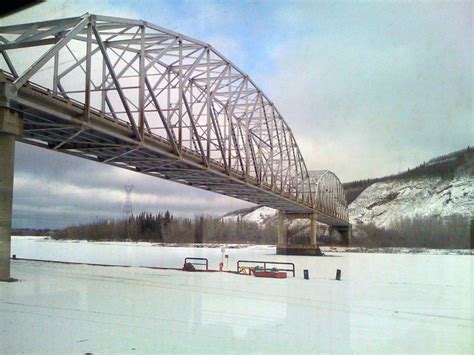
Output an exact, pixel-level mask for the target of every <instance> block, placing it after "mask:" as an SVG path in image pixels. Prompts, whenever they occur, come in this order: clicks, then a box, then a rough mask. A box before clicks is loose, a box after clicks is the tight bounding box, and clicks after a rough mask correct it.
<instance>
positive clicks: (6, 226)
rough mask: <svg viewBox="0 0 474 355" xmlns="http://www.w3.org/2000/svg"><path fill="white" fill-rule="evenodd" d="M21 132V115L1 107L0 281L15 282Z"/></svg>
mask: <svg viewBox="0 0 474 355" xmlns="http://www.w3.org/2000/svg"><path fill="white" fill-rule="evenodd" d="M21 132H22V120H21V117H20V115H19V114H18V113H17V112H16V111H13V110H11V109H10V108H8V107H0V281H13V279H12V278H11V277H10V253H11V225H12V202H13V167H14V161H15V138H16V136H18V135H20V134H21Z"/></svg>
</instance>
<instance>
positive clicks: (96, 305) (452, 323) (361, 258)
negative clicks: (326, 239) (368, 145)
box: [0, 237, 474, 354]
mask: <svg viewBox="0 0 474 355" xmlns="http://www.w3.org/2000/svg"><path fill="white" fill-rule="evenodd" d="M12 254H16V255H17V257H18V258H31V259H44V260H57V261H71V262H82V263H100V264H111V265H129V266H134V267H130V268H123V267H107V268H104V267H98V266H89V265H65V264H55V263H44V262H33V261H24V260H14V261H13V262H12V276H13V277H16V278H18V279H20V282H16V283H11V284H0V315H1V317H0V329H1V332H0V353H2V354H3V353H18V352H27V353H30V352H38V353H49V352H62V353H64V352H76V353H85V352H92V353H110V352H125V353H131V352H136V353H160V352H177V353H183V352H185V353H219V354H222V353H247V352H259V353H261V352H271V353H275V352H280V353H295V352H296V353H298V352H306V353H308V352H310V353H314V352H345V353H347V352H363V353H365V352H376V353H380V352H405V353H414V352H417V353H418V352H430V353H434V352H437V353H439V352H465V353H469V352H472V350H473V349H474V344H473V340H472V334H473V331H474V328H473V325H474V314H473V310H474V308H473V307H472V302H473V288H472V285H473V271H474V270H473V261H474V258H473V256H470V255H428V254H427V255H418V254H363V253H328V254H330V255H328V256H326V257H322V258H321V257H319V258H318V257H304V256H277V255H275V248H274V247H272V246H250V247H246V248H240V249H237V248H229V249H227V250H226V254H228V255H229V258H228V268H229V269H231V270H235V268H236V261H237V260H239V259H250V260H270V261H289V262H293V263H295V265H296V272H297V275H296V277H295V278H292V277H289V278H288V279H285V280H275V279H259V278H254V277H249V276H241V275H234V274H228V273H186V272H181V271H173V270H154V269H144V268H138V267H135V266H159V267H182V265H183V261H184V258H185V257H206V258H208V259H209V264H210V265H209V267H210V268H212V269H217V268H218V264H219V262H220V261H221V258H222V254H221V249H220V248H219V247H217V248H208V247H207V248H190V247H189V248H188V247H163V246H153V245H150V244H148V243H121V242H107V243H100V242H94V243H88V242H74V241H53V240H48V239H44V238H30V237H28V238H25V237H14V238H13V244H12ZM225 266H227V265H226V263H225ZM303 269H308V270H309V274H310V280H304V279H303ZM336 269H341V270H342V281H335V280H334V276H335V272H336Z"/></svg>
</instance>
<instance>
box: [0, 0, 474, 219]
mask: <svg viewBox="0 0 474 355" xmlns="http://www.w3.org/2000/svg"><path fill="white" fill-rule="evenodd" d="M85 12H89V13H98V14H104V15H112V16H121V17H129V18H137V19H143V20H147V21H149V22H152V23H156V24H158V25H161V26H163V27H166V28H169V29H172V30H175V31H178V32H181V33H184V34H187V35H189V36H191V37H194V38H197V39H200V40H202V41H205V42H208V43H210V44H212V45H213V46H214V47H215V48H217V49H218V50H219V51H220V52H222V53H223V54H224V55H226V56H227V57H228V58H229V59H230V60H232V61H233V62H234V63H235V64H236V65H238V66H239V67H240V68H241V69H243V70H244V71H245V72H247V73H248V74H249V75H250V77H252V79H254V81H255V82H256V83H257V85H259V86H260V88H261V89H262V90H263V91H264V92H265V93H266V94H267V95H268V96H269V97H270V99H272V101H273V102H274V103H275V105H276V106H277V107H278V109H279V111H280V112H281V113H282V115H283V116H284V118H285V119H286V121H287V122H288V124H289V125H290V127H291V128H292V130H293V133H294V135H295V137H296V140H297V142H298V144H299V146H300V149H301V150H302V154H303V156H304V158H305V161H306V165H307V167H308V169H310V170H315V169H329V170H332V171H334V172H335V173H336V174H337V175H338V176H339V177H340V179H341V180H342V181H350V180H354V179H361V178H368V177H376V176H381V175H386V174H389V173H395V172H398V171H402V170H406V169H407V168H408V167H413V166H416V165H418V164H420V163H422V162H423V161H425V160H428V159H430V158H432V157H435V156H437V155H441V154H445V153H448V152H450V151H453V150H457V149H461V148H463V147H466V146H467V145H473V142H474V118H473V111H472V98H473V78H472V73H473V68H472V59H473V57H472V55H473V23H472V17H473V5H472V2H470V1H466V2H460V1H459V2H455V1H451V2H444V3H441V2H429V1H423V2H390V3H389V2H365V3H355V2H351V3H341V2H337V3H335V2H316V1H297V2H293V1H292V2H289V1H157V0H154V1H143V0H142V1H134V2H131V1H117V0H114V1H110V2H109V1H97V0H95V1H80V0H76V1H74V2H72V1H50V2H47V3H45V4H41V5H38V6H36V7H33V8H30V9H27V10H25V11H23V12H21V13H19V14H16V15H13V16H10V17H7V18H2V19H0V24H1V25H6V24H13V23H21V22H30V21H40V20H46V19H52V18H60V17H72V16H75V15H81V14H83V13H85ZM126 183H132V184H134V185H135V190H134V193H133V206H134V210H135V212H139V211H142V210H147V211H151V212H158V211H164V210H167V209H168V210H170V211H172V212H174V213H176V214H180V215H186V216H193V215H194V214H200V213H206V214H222V213H224V212H227V211H230V210H233V209H236V208H240V207H245V206H249V204H247V203H244V202H241V201H239V200H236V199H232V198H228V197H224V196H220V195H216V194H213V193H208V192H204V191H200V190H197V189H194V188H190V187H186V186H182V185H178V184H175V183H171V182H168V181H164V180H159V179H156V178H151V177H147V176H143V175H139V174H137V173H133V172H129V171H125V170H122V169H118V168H112V167H108V166H105V165H100V164H98V163H94V162H89V161H86V160H82V159H79V158H74V157H70V156H67V155H62V154H60V153H52V152H48V151H46V150H42V149H39V148H34V147H29V146H26V145H23V144H20V143H18V144H17V152H16V166H15V190H14V206H13V207H14V214H13V218H14V221H13V224H14V226H15V227H60V226H63V225H67V224H71V223H82V222H86V221H90V220H97V219H103V218H116V217H119V216H120V214H121V212H122V207H123V201H124V197H125V193H124V188H123V185H124V184H126Z"/></svg>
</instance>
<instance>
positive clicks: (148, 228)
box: [52, 211, 277, 244]
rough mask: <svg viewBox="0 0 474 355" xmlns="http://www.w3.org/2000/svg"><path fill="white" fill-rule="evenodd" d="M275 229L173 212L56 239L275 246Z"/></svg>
mask: <svg viewBox="0 0 474 355" xmlns="http://www.w3.org/2000/svg"><path fill="white" fill-rule="evenodd" d="M276 234H277V232H276V227H275V226H274V225H268V226H259V225H258V224H257V223H253V222H247V221H242V220H241V219H240V218H238V219H237V220H236V221H229V220H222V219H221V218H218V217H213V216H197V217H195V218H192V219H191V218H184V217H175V216H173V215H172V214H171V213H170V212H168V211H166V212H165V213H158V214H155V215H153V214H151V213H146V212H142V213H140V214H139V215H137V216H131V217H130V218H127V219H120V220H103V221H98V222H93V223H89V224H81V225H75V226H70V227H66V228H63V229H60V230H56V231H54V232H53V233H52V238H54V239H75V240H92V241H123V240H128V241H134V242H138V241H144V242H154V243H252V244H275V243H276V241H277V240H276Z"/></svg>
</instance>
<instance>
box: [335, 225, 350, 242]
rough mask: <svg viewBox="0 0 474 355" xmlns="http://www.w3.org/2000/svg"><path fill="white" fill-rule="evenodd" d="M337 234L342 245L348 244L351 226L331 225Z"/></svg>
mask: <svg viewBox="0 0 474 355" xmlns="http://www.w3.org/2000/svg"><path fill="white" fill-rule="evenodd" d="M333 229H334V230H336V231H337V232H338V233H339V235H340V236H341V243H342V245H345V246H349V245H350V243H351V237H352V226H351V225H349V226H345V227H333Z"/></svg>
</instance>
